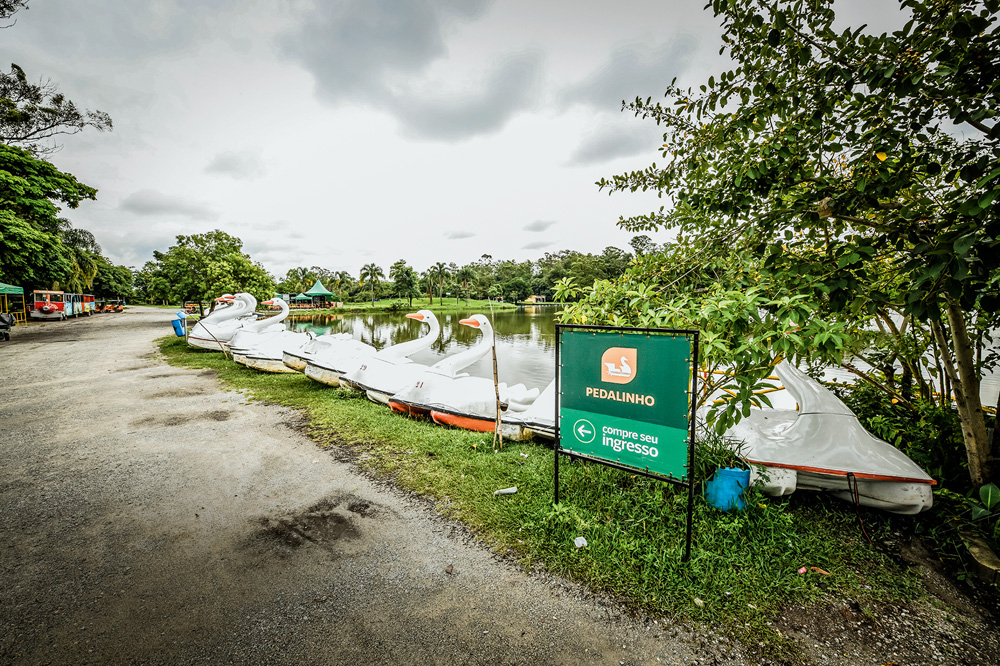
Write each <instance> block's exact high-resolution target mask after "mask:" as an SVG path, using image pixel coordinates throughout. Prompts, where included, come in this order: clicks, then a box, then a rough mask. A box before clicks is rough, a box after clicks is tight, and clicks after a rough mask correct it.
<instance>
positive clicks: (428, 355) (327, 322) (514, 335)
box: [290, 306, 1000, 406]
mask: <svg viewBox="0 0 1000 666" xmlns="http://www.w3.org/2000/svg"><path fill="white" fill-rule="evenodd" d="M558 310H559V308H558V307H553V306H525V307H523V308H520V309H518V310H503V311H501V312H497V313H496V315H495V316H494V317H492V318H491V320H492V321H493V326H494V330H495V331H496V339H497V368H498V372H499V375H500V381H502V382H507V383H508V384H516V383H518V382H520V383H523V384H526V385H527V386H528V388H531V387H534V386H537V387H538V388H544V387H545V386H546V385H548V383H549V382H550V381H552V378H553V377H554V376H555V339H556V325H555V315H556V312H558ZM473 314H476V313H474V312H471V311H470V312H466V313H458V314H446V315H439V316H438V321H440V322H441V335H440V336H439V337H438V339H437V340H435V341H434V344H433V345H432V346H431V347H430V349H425V350H424V351H421V352H419V353H417V354H414V355H413V356H411V357H410V358H411V359H413V361H414V362H415V363H423V364H424V365H433V364H434V363H436V362H438V361H440V360H441V359H442V358H444V357H445V356H449V355H451V354H454V353H456V352H459V351H462V350H463V349H468V348H469V347H472V346H474V345H476V344H477V343H478V342H479V339H480V333H479V331H477V330H475V329H473V328H470V327H468V326H462V325H461V324H459V323H458V321H459V320H460V319H465V318H466V317H468V316H470V315H473ZM483 314H486V315H487V316H489V313H483ZM290 320H291V322H292V323H291V328H293V329H294V330H296V331H312V332H313V333H314V334H315V335H326V334H329V333H350V334H351V335H352V336H354V338H356V339H358V340H361V341H362V342H366V343H368V344H370V345H372V346H373V347H375V348H376V349H383V348H385V347H386V346H388V345H395V344H399V343H401V342H406V341H407V340H412V339H413V338H415V337H417V336H419V335H420V334H421V332H422V331H421V329H423V328H425V327H424V325H423V324H421V323H419V322H417V321H414V320H413V319H407V318H406V317H404V316H403V315H401V314H337V315H313V316H306V317H290ZM858 364H859V365H863V364H862V363H861V362H860V361H859V362H858ZM864 367H867V366H864ZM465 372H467V373H469V374H470V375H473V376H476V377H486V378H488V379H489V378H492V377H493V361H492V357H491V356H490V355H489V354H487V355H486V356H485V357H484V358H482V359H480V360H479V361H477V362H476V363H474V364H473V365H471V366H469V367H468V368H466V369H465ZM828 375H829V377H830V378H833V377H836V379H837V380H838V381H844V382H849V383H853V382H854V381H855V380H856V379H857V378H856V377H855V376H854V375H852V374H851V373H849V372H848V371H847V370H844V369H842V368H830V369H829V371H828ZM998 393H1000V376H998V375H997V374H996V373H987V374H986V375H985V376H984V377H983V382H982V391H981V397H982V401H983V404H984V405H990V406H993V405H996V404H997V394H998Z"/></svg>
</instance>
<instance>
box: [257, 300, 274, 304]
mask: <svg viewBox="0 0 1000 666" xmlns="http://www.w3.org/2000/svg"><path fill="white" fill-rule="evenodd" d="M260 304H261V305H274V299H271V300H270V301H261V303H260Z"/></svg>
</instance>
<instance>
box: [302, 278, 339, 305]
mask: <svg viewBox="0 0 1000 666" xmlns="http://www.w3.org/2000/svg"><path fill="white" fill-rule="evenodd" d="M306 296H311V297H312V299H313V304H314V305H315V304H316V301H317V299H318V300H320V301H328V300H330V296H333V292H332V291H330V290H328V289H327V288H326V287H324V286H323V283H322V282H320V281H319V280H316V284H314V285H313V286H312V289H310V290H309V291H307V292H306Z"/></svg>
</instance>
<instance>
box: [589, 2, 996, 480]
mask: <svg viewBox="0 0 1000 666" xmlns="http://www.w3.org/2000/svg"><path fill="white" fill-rule="evenodd" d="M900 6H901V9H903V10H908V12H909V13H910V15H911V16H912V18H910V20H909V21H908V22H907V23H906V25H905V26H904V27H902V28H901V29H899V30H897V31H895V32H893V33H891V34H882V35H873V34H868V33H866V32H865V31H864V28H863V27H862V28H858V29H847V30H843V31H840V32H838V31H837V30H835V29H834V27H833V24H834V18H835V15H834V11H833V8H832V2H831V0H817V1H815V2H813V1H811V2H805V1H803V0H754V1H752V2H743V3H737V2H726V1H725V0H716V1H715V2H713V4H712V8H713V10H714V11H715V13H716V15H717V16H719V17H720V18H721V20H722V30H723V35H722V41H723V46H722V52H728V54H729V55H730V56H731V57H732V59H733V61H734V67H733V68H732V69H730V70H727V71H724V72H722V73H721V74H720V75H718V76H712V77H709V79H708V80H707V81H706V82H705V84H704V85H702V86H700V87H699V88H698V89H697V90H695V89H687V90H685V89H681V88H679V87H677V86H676V85H674V84H671V85H670V86H669V87H668V89H667V93H666V97H667V102H665V103H653V102H652V101H651V100H645V101H643V100H642V99H636V100H635V101H634V102H632V103H630V104H627V105H626V108H628V109H629V110H631V111H633V112H634V113H635V114H636V115H638V116H641V117H643V118H649V119H652V120H654V121H655V122H657V123H658V124H659V125H660V126H661V127H663V128H664V132H665V133H664V140H663V146H664V147H663V149H662V157H663V159H664V160H665V162H664V163H663V164H662V165H659V166H658V165H652V166H650V167H648V168H647V169H644V170H642V171H636V172H632V173H628V174H623V175H620V176H615V177H613V178H612V179H611V180H603V179H602V180H601V181H600V182H599V185H600V187H602V188H608V189H610V190H612V191H624V190H629V191H636V190H640V189H647V188H651V189H654V190H657V191H658V192H659V193H660V196H661V197H663V198H665V199H666V200H667V201H669V202H670V204H669V205H666V206H664V207H662V208H661V209H660V210H659V211H656V212H653V213H651V214H649V215H644V216H639V217H634V218H630V219H623V220H621V221H620V224H621V226H623V227H624V228H625V229H627V230H629V231H632V232H640V231H652V230H655V229H661V228H673V229H676V230H677V231H678V232H679V237H678V242H679V243H684V242H688V243H693V242H695V241H696V240H698V239H706V238H715V239H719V240H720V241H722V242H724V243H727V244H729V245H731V246H733V247H739V248H740V249H741V250H742V251H743V252H744V253H747V254H749V253H753V254H754V255H755V256H758V257H760V258H761V261H760V262H759V264H757V265H756V266H748V267H747V270H748V271H758V272H759V275H757V278H758V282H757V284H758V285H761V286H762V287H764V288H770V289H773V290H775V293H778V292H779V291H780V292H781V293H783V294H785V296H784V297H785V298H786V299H790V300H788V301H787V303H786V305H787V307H786V308H785V313H786V315H787V317H788V318H786V319H785V320H777V319H774V320H772V321H770V322H769V323H770V324H772V325H774V326H775V330H774V333H775V335H772V336H769V337H765V338H761V339H760V340H759V343H760V344H762V345H765V346H767V347H768V348H769V349H770V350H771V352H772V353H773V354H775V355H777V354H779V353H785V354H794V355H798V356H800V357H802V358H805V359H814V360H817V361H831V362H843V361H844V360H845V356H846V355H847V354H849V353H851V352H858V351H861V350H863V349H864V346H863V343H864V342H865V340H864V338H865V336H864V335H862V334H859V333H857V332H858V331H863V330H864V327H865V326H866V325H868V324H871V325H872V326H874V325H875V323H876V322H877V323H878V324H879V325H881V326H882V327H883V328H886V329H890V328H891V327H892V326H897V327H898V322H900V321H914V322H917V323H920V324H921V325H922V326H924V327H926V330H928V331H930V333H931V337H932V338H933V340H934V341H935V344H936V346H937V350H938V351H937V362H938V363H939V364H940V366H941V367H942V371H943V372H944V373H945V374H946V375H947V377H948V379H949V380H950V384H951V387H952V389H953V391H954V398H955V404H956V406H957V408H958V412H959V416H960V419H961V423H962V430H963V436H964V439H965V447H966V453H967V460H968V467H969V473H970V478H971V480H972V482H973V484H974V485H976V486H979V485H982V484H983V483H984V482H985V480H986V479H987V478H988V477H989V475H990V470H989V450H988V443H987V440H986V427H985V420H984V416H983V412H982V409H981V405H980V402H979V382H980V377H981V372H982V368H983V367H984V364H985V363H988V362H990V359H989V358H977V356H976V354H974V352H973V346H974V345H973V341H974V340H975V339H976V337H977V332H978V331H981V330H983V329H984V328H988V327H989V325H991V324H992V325H996V321H997V317H996V312H997V311H998V309H1000V308H998V305H1000V277H998V274H997V262H996V256H997V254H998V247H997V245H998V243H1000V240H998V239H1000V223H998V215H997V207H996V205H995V204H994V202H995V201H996V199H997V198H998V196H1000V169H998V168H997V167H996V158H997V157H998V156H1000V125H998V124H997V123H996V116H997V113H998V109H997V107H996V104H995V102H994V101H991V100H995V99H996V98H997V97H998V93H1000V32H998V31H997V29H996V24H997V10H998V7H1000V2H998V1H997V0H960V1H955V2H940V1H937V0H902V1H901V2H900ZM952 125H959V126H960V132H961V134H959V133H958V132H955V131H954V130H952V129H951V126H952ZM690 261H691V263H692V264H693V263H694V262H695V261H696V260H695V259H691V260H690ZM642 265H643V266H645V267H646V270H645V275H646V276H647V277H651V276H652V275H653V272H652V271H653V269H654V268H653V267H654V265H655V262H653V263H645V264H642ZM685 270H690V271H695V272H697V268H696V267H695V266H693V265H691V264H689V265H688V266H687V267H686V269H685ZM642 272H643V271H642V270H641V269H640V271H639V273H642ZM633 277H635V275H633ZM642 286H643V284H641V283H637V284H635V285H634V288H640V287H642ZM645 286H650V285H649V284H646V285H645ZM756 294H757V296H758V297H760V298H762V299H763V301H764V302H766V303H771V305H770V306H768V307H770V308H771V312H777V311H781V310H782V306H781V305H780V304H774V303H772V301H774V299H775V297H774V296H772V295H770V294H766V293H761V292H756ZM687 297H688V298H692V299H694V300H692V301H688V303H689V304H690V303H694V302H695V301H697V300H698V297H697V294H688V295H687ZM721 297H722V295H721V294H719V293H707V292H706V293H703V295H702V297H701V300H702V301H703V302H708V301H710V300H711V301H712V302H714V303H716V304H719V303H722V301H721V300H717V299H719V298H721ZM712 299H716V300H712ZM752 311H753V307H751V306H748V307H747V308H746V310H745V313H746V316H747V319H738V320H733V321H732V322H731V323H732V326H733V327H739V326H746V325H748V322H752V321H755V317H754V316H753V314H752ZM793 311H794V312H795V313H796V314H795V315H794V317H793V315H792V312H793ZM689 312H693V310H689ZM654 318H655V317H654ZM758 323H759V322H758ZM984 325H985V326H984ZM822 326H825V327H827V330H826V331H825V335H823V334H824V331H821V330H819V328H820V327H822ZM796 327H799V328H809V329H810V333H811V334H814V337H812V338H808V339H807V338H804V337H803V336H801V335H800V334H799V332H798V331H797V328H796ZM821 335H822V336H823V337H815V336H821ZM734 344H735V341H734ZM987 356H988V355H987ZM766 371H767V369H766V368H760V369H759V372H757V373H755V374H754V375H753V376H752V377H751V376H749V375H744V379H746V381H742V380H741V382H740V383H742V384H743V386H741V388H740V394H741V395H745V392H744V389H747V388H749V385H750V384H752V383H753V382H757V381H762V373H765V372H766ZM886 379H887V380H888V379H889V378H886ZM883 385H884V386H885V388H886V389H888V390H896V389H895V388H894V387H893V386H891V385H889V383H888V381H887V382H884V383H883Z"/></svg>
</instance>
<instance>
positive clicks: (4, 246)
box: [0, 144, 100, 288]
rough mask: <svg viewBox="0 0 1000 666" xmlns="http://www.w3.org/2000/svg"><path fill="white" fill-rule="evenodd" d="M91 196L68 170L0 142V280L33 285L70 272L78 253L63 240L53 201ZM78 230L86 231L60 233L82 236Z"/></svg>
mask: <svg viewBox="0 0 1000 666" xmlns="http://www.w3.org/2000/svg"><path fill="white" fill-rule="evenodd" d="M96 197H97V190H95V189H94V188H92V187H89V186H87V185H84V184H83V183H81V182H79V181H78V180H76V178H74V177H73V176H72V175H71V174H68V173H64V172H62V171H59V170H58V169H56V167H55V166H53V165H52V164H51V163H49V162H47V161H45V160H42V159H38V158H36V157H34V156H32V155H31V154H30V153H28V152H27V151H26V150H22V149H20V148H14V147H12V146H6V145H3V144H0V281H2V282H11V283H17V284H21V285H23V286H27V287H31V288H35V287H51V286H52V285H53V284H56V283H65V282H66V280H67V279H69V278H71V276H72V275H73V271H74V265H75V264H74V262H75V261H76V259H77V258H78V257H77V256H76V255H74V253H73V252H72V251H71V250H70V249H68V248H67V245H66V243H65V242H64V233H66V232H69V231H71V230H72V228H71V227H70V226H69V225H68V223H67V222H66V221H65V220H63V219H62V218H60V217H59V213H60V211H61V210H62V209H61V207H60V205H59V204H61V205H62V206H65V207H67V208H76V207H78V206H79V205H80V202H81V201H84V200H86V199H95V198H96ZM80 233H87V232H80V231H77V235H73V234H69V235H68V236H67V237H66V239H68V240H70V242H71V243H72V242H73V240H74V239H77V240H80V239H83V237H82V236H79V234H80ZM88 235H89V234H88ZM90 239H91V240H93V236H90ZM94 245H96V243H95V244H94ZM97 251H98V253H99V252H100V248H98V249H97ZM81 258H82V257H81ZM85 263H86V262H85ZM76 267H77V268H79V265H76ZM88 270H89V267H88ZM91 278H92V276H91Z"/></svg>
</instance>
